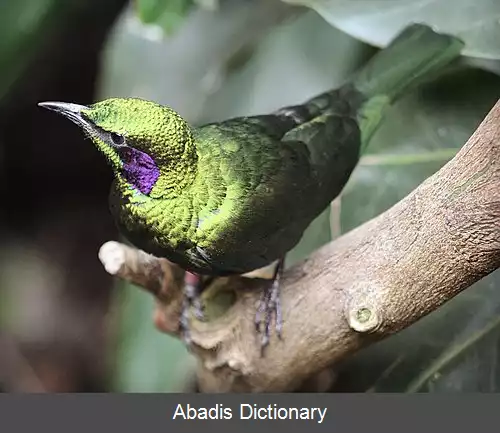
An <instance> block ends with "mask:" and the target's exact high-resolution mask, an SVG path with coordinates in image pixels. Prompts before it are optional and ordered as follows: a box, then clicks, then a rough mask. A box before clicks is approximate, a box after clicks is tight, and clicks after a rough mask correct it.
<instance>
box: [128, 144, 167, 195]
mask: <svg viewBox="0 0 500 433" xmlns="http://www.w3.org/2000/svg"><path fill="white" fill-rule="evenodd" d="M120 155H121V157H122V161H123V171H124V175H125V179H127V181H128V182H130V183H131V184H132V185H134V186H135V187H136V188H137V189H138V190H139V191H140V192H141V193H143V194H149V193H150V192H151V189H152V188H153V186H154V184H155V183H156V181H157V180H158V177H159V176H160V170H158V167H157V166H156V164H155V162H154V161H153V159H152V158H151V157H150V156H149V155H147V154H146V153H144V152H141V151H140V150H137V149H134V148H131V147H127V148H124V149H123V150H121V152H120Z"/></svg>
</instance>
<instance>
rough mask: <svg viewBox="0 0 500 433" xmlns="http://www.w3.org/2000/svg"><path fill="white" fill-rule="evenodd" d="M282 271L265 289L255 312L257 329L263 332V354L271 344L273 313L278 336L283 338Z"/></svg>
mask: <svg viewBox="0 0 500 433" xmlns="http://www.w3.org/2000/svg"><path fill="white" fill-rule="evenodd" d="M280 271H281V269H278V271H277V273H276V275H275V277H274V279H273V282H272V284H271V285H270V286H268V287H266V289H264V292H263V293H262V297H261V299H260V301H259V306H258V308H257V313H256V314H255V329H256V331H257V332H258V333H259V334H261V338H260V347H261V355H262V354H263V353H264V350H265V348H266V346H268V345H269V341H270V335H271V331H270V328H271V323H272V319H273V315H274V316H275V325H274V329H275V332H276V335H277V337H278V338H279V339H281V331H282V318H281V302H280V276H281V272H280ZM262 328H263V329H262Z"/></svg>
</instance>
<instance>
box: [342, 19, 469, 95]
mask: <svg viewBox="0 0 500 433" xmlns="http://www.w3.org/2000/svg"><path fill="white" fill-rule="evenodd" d="M463 46H464V43H463V42H462V41H461V40H460V39H458V38H457V37H455V36H451V35H446V34H441V33H437V32H435V31H434V30H433V29H432V28H430V27H428V26H426V25H423V24H413V25H411V26H409V27H407V28H405V30H403V31H402V32H401V33H400V34H399V35H398V36H397V37H396V38H395V39H394V40H393V41H392V42H391V43H390V44H389V45H388V46H387V47H386V48H385V49H383V50H381V51H379V52H378V53H377V54H376V55H375V56H373V57H372V58H371V59H370V60H369V61H368V63H367V64H366V65H365V66H364V67H363V68H362V69H361V70H360V71H359V72H358V73H357V74H356V75H355V77H354V79H353V80H352V81H351V82H352V84H353V85H354V87H355V88H356V89H357V90H359V91H360V92H361V93H362V94H364V95H365V96H366V97H368V98H371V97H374V96H377V95H384V96H386V97H388V98H389V100H390V101H391V102H392V101H394V100H395V99H397V98H398V97H399V96H400V95H401V94H402V93H404V92H406V91H407V90H408V89H409V88H411V87H414V86H416V85H420V84H422V83H423V82H425V81H428V80H429V79H430V78H432V77H434V76H435V74H436V73H437V72H439V71H440V70H442V69H443V67H444V66H446V65H448V64H449V63H450V62H451V61H452V60H454V59H456V58H457V57H459V56H460V52H461V51H462V48H463Z"/></svg>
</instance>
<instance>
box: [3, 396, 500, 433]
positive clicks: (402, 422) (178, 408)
mask: <svg viewBox="0 0 500 433" xmlns="http://www.w3.org/2000/svg"><path fill="white" fill-rule="evenodd" d="M0 417H1V425H2V429H5V432H16V433H18V432H19V433H24V432H30V433H33V432H38V431H42V432H51V433H95V432H107V433H114V432H119V433H143V432H144V433H145V432H155V433H160V432H172V433H192V432H204V433H208V432H209V431H214V432H217V433H222V432H228V433H229V432H231V433H245V432H259V433H265V432H273V433H279V432H304V433H305V432H329V433H331V432H345V433H357V432H359V433H375V432H380V433H402V432H404V433H433V432H442V433H446V432H453V433H475V432H476V431H477V432H481V433H489V432H492V433H493V432H498V429H499V427H498V426H499V425H500V395H496V394H495V395H494V394H477V395H466V394H448V395H445V394H439V395H437V394H414V395H402V394H398V395H396V394H264V395H248V394H232V395H228V394H225V395H222V394H217V395H209V394H156V395H150V394H99V395H97V394H94V395H92V394H78V395H77V394H60V395H49V394H37V395H21V394H3V395H0Z"/></svg>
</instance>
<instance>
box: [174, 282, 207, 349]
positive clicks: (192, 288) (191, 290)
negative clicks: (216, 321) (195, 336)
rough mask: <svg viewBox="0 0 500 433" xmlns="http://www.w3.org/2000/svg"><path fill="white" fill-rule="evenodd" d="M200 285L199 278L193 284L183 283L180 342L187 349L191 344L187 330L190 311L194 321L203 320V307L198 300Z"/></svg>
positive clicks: (188, 330)
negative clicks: (182, 342) (181, 341)
mask: <svg viewBox="0 0 500 433" xmlns="http://www.w3.org/2000/svg"><path fill="white" fill-rule="evenodd" d="M200 285H201V281H200V279H199V277H198V280H197V281H195V282H191V281H185V283H184V288H183V293H184V299H183V302H182V312H181V317H180V331H181V334H182V340H183V341H184V344H185V345H186V346H187V347H190V346H191V343H192V339H191V332H190V329H189V328H190V326H189V313H190V310H191V309H193V313H194V316H195V317H196V319H198V320H202V319H203V318H204V314H203V306H202V303H201V299H200Z"/></svg>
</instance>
